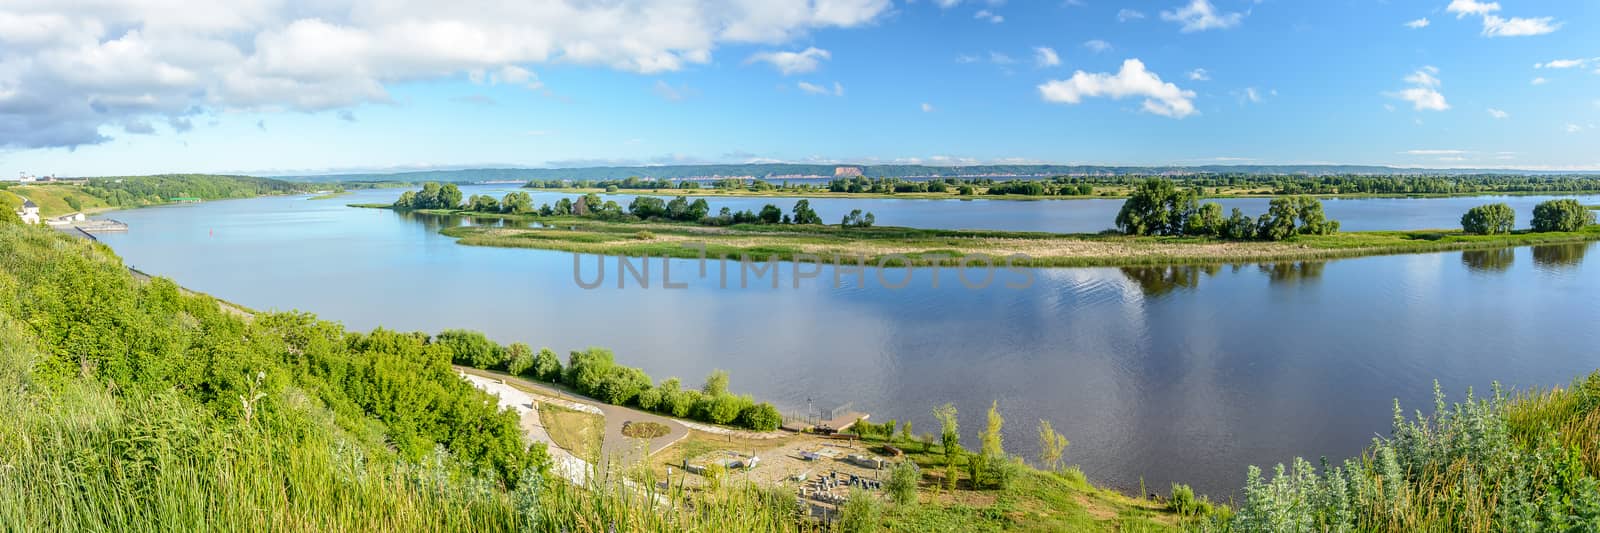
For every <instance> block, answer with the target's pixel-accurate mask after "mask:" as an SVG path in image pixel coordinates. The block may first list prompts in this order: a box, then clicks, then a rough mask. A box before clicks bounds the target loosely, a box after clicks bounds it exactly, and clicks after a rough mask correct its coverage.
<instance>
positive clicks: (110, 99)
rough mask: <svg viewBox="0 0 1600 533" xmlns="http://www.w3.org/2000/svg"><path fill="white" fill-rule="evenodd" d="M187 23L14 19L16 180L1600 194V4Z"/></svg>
mask: <svg viewBox="0 0 1600 533" xmlns="http://www.w3.org/2000/svg"><path fill="white" fill-rule="evenodd" d="M170 1H171V0H138V1H131V2H128V3H127V4H126V5H125V6H123V8H122V9H108V8H104V7H94V6H82V7H80V6H75V5H72V2H64V3H59V4H57V3H51V4H50V5H44V6H39V7H33V8H27V7H0V144H3V145H4V148H0V171H4V172H5V173H4V174H0V176H6V177H9V176H14V175H16V173H18V172H31V173H39V174H49V173H56V174H61V175H107V174H124V173H129V174H131V173H153V172H177V171H204V172H223V171H227V172H253V173H295V172H323V171H345V170H372V169H410V168H432V167H466V166H480V165H493V166H504V165H516V166H588V165H595V164H666V163H675V162H678V163H700V162H746V161H794V162H810V161H826V162H833V161H839V162H863V163H873V162H881V163H891V162H906V163H923V164H970V163H988V162H1051V163H1088V164H1188V165H1200V164H1219V163H1220V164H1227V163H1240V164H1270V163H1338V164H1390V165H1399V166H1422V167H1485V168H1494V167H1506V168H1529V169H1600V149H1596V148H1597V147H1600V129H1597V128H1596V126H1597V124H1600V33H1597V32H1596V30H1595V28H1596V24H1597V23H1600V3H1596V2H1592V1H1581V2H1533V1H1529V0H1505V1H1502V2H1498V3H1488V2H1477V1H1473V0H1432V1H1404V2H1402V1H1390V2H1380V1H1376V0H1349V1H1336V2H1303V1H1289V0H1210V1H1205V0H1151V1H1138V2H1110V1H1105V0H1080V1H1067V2H1061V1H1039V2H1024V1H1020V0H1010V1H1004V2H1001V1H987V0H977V1H973V0H960V1H958V0H919V1H917V2H904V1H894V2H891V1H889V0H810V1H807V0H793V1H785V0H767V1H741V0H718V1H711V0H705V1H699V0H659V1H657V0H631V1H628V2H619V3H616V4H615V5H611V6H602V7H603V9H602V8H597V7H595V6H593V5H591V4H594V3H593V2H576V1H575V0H550V1H546V2H529V4H530V5H534V6H535V7H531V8H528V9H512V8H506V7H504V5H503V4H500V3H496V2H481V4H482V5H479V4H480V2H477V1H471V0H465V1H462V2H454V3H452V5H449V6H439V5H427V4H428V3H426V2H420V3H418V4H416V5H412V6H406V5H398V6H397V5H396V4H397V3H396V2H374V1H368V0H348V1H346V2H332V3H318V4H313V5H297V4H294V3H293V2H284V1H278V0H260V1H256V0H243V1H240V2H233V3H223V4H219V6H217V7H213V8H211V9H213V10H214V11H212V12H200V13H188V14H184V15H173V14H172V13H173V12H174V11H173V10H170V9H165V5H164V4H166V3H170ZM398 4H405V2H398ZM1423 20H1425V21H1426V23H1425V24H1424V23H1422V22H1420V21H1423ZM1041 49H1048V50H1049V52H1043V51H1041ZM1052 57H1053V59H1052Z"/></svg>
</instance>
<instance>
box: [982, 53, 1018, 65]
mask: <svg viewBox="0 0 1600 533" xmlns="http://www.w3.org/2000/svg"><path fill="white" fill-rule="evenodd" d="M989 62H990V63H994V64H996V65H1010V64H1012V63H1016V62H1017V60H1016V59H1012V58H1011V56H1008V55H1005V54H1002V53H1000V52H989Z"/></svg>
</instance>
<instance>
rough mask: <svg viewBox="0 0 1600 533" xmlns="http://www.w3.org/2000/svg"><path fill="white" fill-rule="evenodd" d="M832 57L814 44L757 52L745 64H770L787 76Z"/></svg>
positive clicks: (815, 68) (801, 71)
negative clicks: (804, 47) (800, 48)
mask: <svg viewBox="0 0 1600 533" xmlns="http://www.w3.org/2000/svg"><path fill="white" fill-rule="evenodd" d="M825 59H833V54H830V53H828V51H827V50H823V49H821V48H817V47H815V46H812V47H809V48H806V49H805V50H801V51H799V52H786V51H780V52H759V53H756V54H755V55H752V56H750V59H746V60H745V64H746V65H748V64H750V63H755V62H758V61H759V62H762V63H767V64H770V65H772V67H773V68H776V69H778V72H781V73H783V75H785V76H788V75H790V74H804V73H806V72H813V71H815V70H817V65H818V64H819V62H820V61H821V60H825Z"/></svg>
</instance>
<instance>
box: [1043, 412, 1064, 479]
mask: <svg viewBox="0 0 1600 533" xmlns="http://www.w3.org/2000/svg"><path fill="white" fill-rule="evenodd" d="M1071 444H1072V443H1070V442H1067V437H1066V435H1062V434H1060V433H1056V430H1055V428H1052V427H1050V422H1049V421H1047V420H1042V419H1041V420H1039V464H1041V465H1043V466H1044V467H1045V468H1048V469H1050V470H1051V471H1052V472H1053V471H1059V470H1061V456H1062V455H1065V454H1066V452H1067V446H1069V445H1071Z"/></svg>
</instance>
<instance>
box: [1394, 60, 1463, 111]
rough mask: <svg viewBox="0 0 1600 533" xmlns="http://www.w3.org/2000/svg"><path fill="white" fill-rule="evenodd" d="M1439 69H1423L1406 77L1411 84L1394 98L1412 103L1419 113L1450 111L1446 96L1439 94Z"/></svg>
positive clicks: (1395, 94) (1428, 67) (1429, 67)
mask: <svg viewBox="0 0 1600 533" xmlns="http://www.w3.org/2000/svg"><path fill="white" fill-rule="evenodd" d="M1438 74H1439V69H1438V68H1435V67H1431V66H1427V67H1422V68H1420V69H1417V70H1416V71H1415V72H1412V73H1411V74H1409V75H1407V76H1406V77H1405V81H1406V83H1408V84H1410V85H1411V86H1410V87H1407V88H1405V89H1403V90H1401V91H1399V92H1396V93H1393V94H1392V96H1394V97H1395V98H1399V99H1401V100H1405V101H1407V102H1411V107H1412V108H1413V109H1416V110H1417V111H1444V110H1447V109H1450V104H1449V103H1448V102H1446V101H1445V99H1444V94H1442V93H1440V92H1439V85H1440V83H1439V78H1438V77H1437V75H1438Z"/></svg>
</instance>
